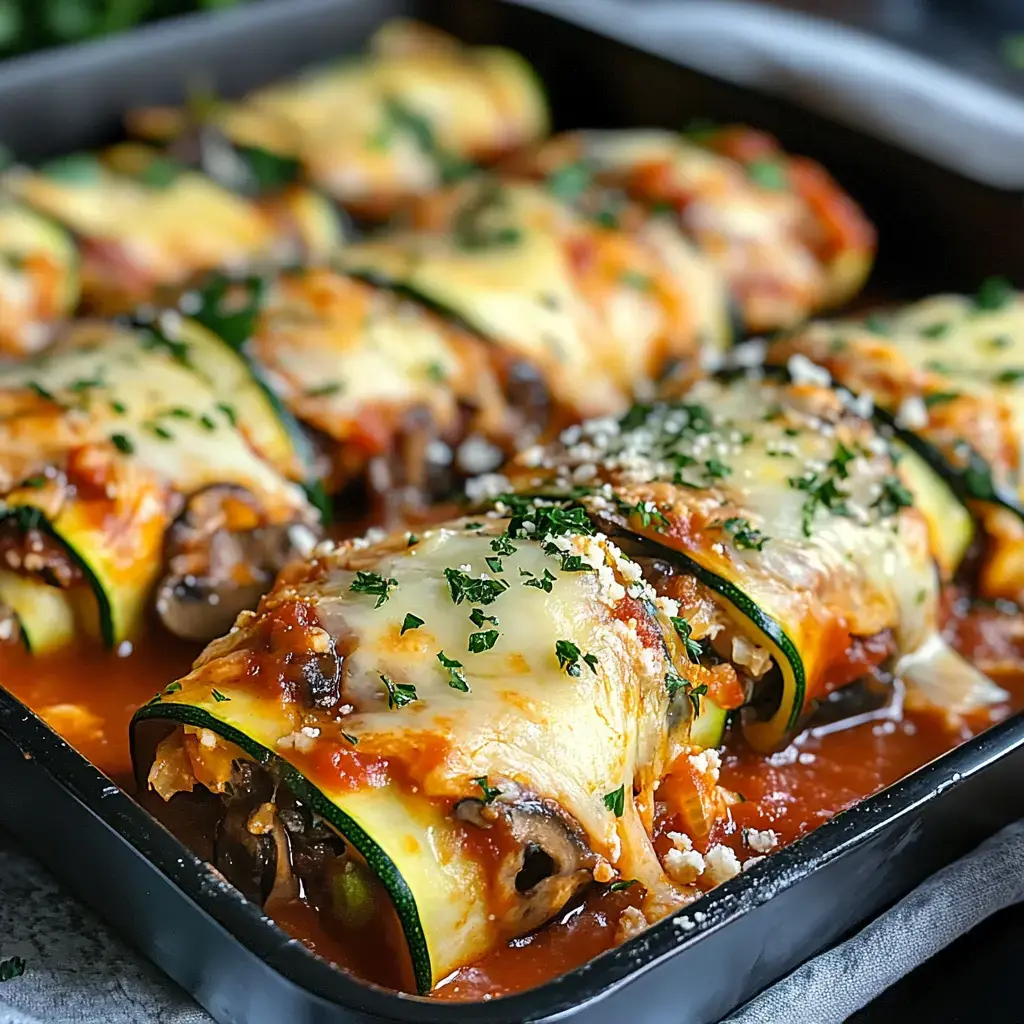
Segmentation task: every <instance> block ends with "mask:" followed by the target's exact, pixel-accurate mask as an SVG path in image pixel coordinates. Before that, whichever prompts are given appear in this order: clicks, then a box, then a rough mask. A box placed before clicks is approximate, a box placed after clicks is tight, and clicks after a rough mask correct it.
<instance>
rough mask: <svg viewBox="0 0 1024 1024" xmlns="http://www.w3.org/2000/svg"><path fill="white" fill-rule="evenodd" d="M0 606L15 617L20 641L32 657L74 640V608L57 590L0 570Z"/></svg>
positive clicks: (35, 580)
mask: <svg viewBox="0 0 1024 1024" xmlns="http://www.w3.org/2000/svg"><path fill="white" fill-rule="evenodd" d="M0 605H3V606H4V607H6V608H8V609H10V610H11V611H12V612H13V613H14V614H15V616H16V617H17V619H18V625H19V627H20V630H21V640H22V642H23V643H24V644H25V647H26V648H27V649H28V650H29V652H30V653H32V654H48V653H49V652H50V651H55V650H58V649H59V648H61V647H64V646H66V645H67V644H69V643H70V642H71V641H72V640H73V639H74V636H75V628H76V624H75V609H74V605H73V603H72V601H71V600H70V598H69V597H68V595H67V594H66V593H65V592H64V591H63V590H60V589H59V588H57V587H51V586H48V585H47V584H46V583H43V582H42V581H41V580H37V579H33V578H32V577H30V576H19V575H17V574H16V573H13V572H7V571H0Z"/></svg>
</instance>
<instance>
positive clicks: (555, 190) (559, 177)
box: [545, 160, 593, 203]
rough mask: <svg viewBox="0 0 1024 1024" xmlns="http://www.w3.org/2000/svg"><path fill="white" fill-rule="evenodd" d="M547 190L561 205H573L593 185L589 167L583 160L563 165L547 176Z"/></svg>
mask: <svg viewBox="0 0 1024 1024" xmlns="http://www.w3.org/2000/svg"><path fill="white" fill-rule="evenodd" d="M545 184H546V187H547V190H548V191H549V192H550V193H551V194H552V195H553V196H554V197H555V198H556V199H560V200H561V201H562V202H563V203H575V202H577V201H578V200H579V199H581V198H582V197H583V194H584V193H585V192H586V191H587V189H588V188H590V186H591V185H592V184H593V175H592V173H591V170H590V167H589V166H588V164H587V163H586V162H585V161H583V160H577V161H575V162H574V163H571V164H565V165H563V166H562V167H559V168H558V170H556V171H553V172H552V173H551V174H549V175H548V179H547V182H546V183H545Z"/></svg>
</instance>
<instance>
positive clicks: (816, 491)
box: [789, 473, 850, 537]
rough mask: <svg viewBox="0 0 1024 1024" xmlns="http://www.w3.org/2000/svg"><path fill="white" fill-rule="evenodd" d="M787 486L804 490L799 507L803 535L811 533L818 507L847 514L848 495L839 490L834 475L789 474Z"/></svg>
mask: <svg viewBox="0 0 1024 1024" xmlns="http://www.w3.org/2000/svg"><path fill="white" fill-rule="evenodd" d="M789 486H790V487H793V488H795V489H796V490H798V491H806V492H807V497H806V498H804V503H803V508H802V509H801V525H802V527H803V532H804V536H805V537H810V535H811V525H812V524H813V522H814V515H815V513H816V512H817V510H818V509H819V508H826V509H828V510H829V511H830V512H832V513H833V514H834V515H837V516H848V515H849V514H850V509H849V507H848V506H847V504H846V499H847V498H848V497H849V495H848V494H847V493H846V492H845V491H843V490H840V488H839V486H838V485H837V484H836V478H835V476H832V475H829V474H824V473H812V474H811V475H810V476H791V477H790V478H789Z"/></svg>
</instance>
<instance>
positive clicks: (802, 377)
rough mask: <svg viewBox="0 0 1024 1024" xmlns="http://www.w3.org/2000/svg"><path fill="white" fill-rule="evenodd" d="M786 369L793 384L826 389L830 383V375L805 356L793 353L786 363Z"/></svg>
mask: <svg viewBox="0 0 1024 1024" xmlns="http://www.w3.org/2000/svg"><path fill="white" fill-rule="evenodd" d="M786 369H787V370H788V371H789V375H790V377H791V378H792V380H793V383H794V384H815V385H817V386H818V387H821V388H827V387H828V386H829V385H830V384H831V383H832V375H831V374H830V373H829V372H828V370H826V369H824V367H821V366H818V365H816V364H815V363H812V362H811V361H810V359H808V358H807V356H805V355H801V354H800V353H799V352H795V353H794V354H793V355H791V356H790V357H789V359H788V360H787V362H786Z"/></svg>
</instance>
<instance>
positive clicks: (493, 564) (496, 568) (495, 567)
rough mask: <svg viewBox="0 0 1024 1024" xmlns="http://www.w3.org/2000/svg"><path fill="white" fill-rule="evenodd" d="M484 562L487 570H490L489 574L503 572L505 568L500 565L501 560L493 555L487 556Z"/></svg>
mask: <svg viewBox="0 0 1024 1024" xmlns="http://www.w3.org/2000/svg"><path fill="white" fill-rule="evenodd" d="M484 561H485V562H486V563H487V568H488V569H490V570H491V572H504V571H505V567H504V566H503V565H502V564H501V559H500V558H498V557H497V556H495V555H490V556H488V557H487V558H485V559H484Z"/></svg>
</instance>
